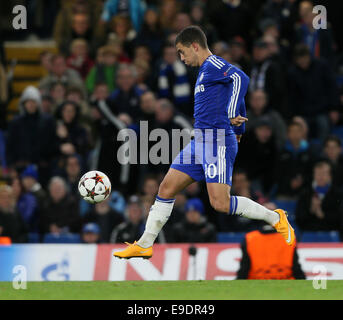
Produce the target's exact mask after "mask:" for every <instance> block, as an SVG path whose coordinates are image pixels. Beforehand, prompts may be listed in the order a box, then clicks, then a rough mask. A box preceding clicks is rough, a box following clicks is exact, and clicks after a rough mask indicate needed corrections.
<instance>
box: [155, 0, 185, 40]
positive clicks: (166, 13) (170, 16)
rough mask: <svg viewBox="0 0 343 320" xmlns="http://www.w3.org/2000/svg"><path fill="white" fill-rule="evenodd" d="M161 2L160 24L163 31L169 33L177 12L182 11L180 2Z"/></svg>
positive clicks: (167, 0) (173, 0) (172, 0)
mask: <svg viewBox="0 0 343 320" xmlns="http://www.w3.org/2000/svg"><path fill="white" fill-rule="evenodd" d="M159 4H160V7H159V25H160V26H161V29H162V32H163V33H164V34H168V33H170V32H171V31H172V26H173V22H174V21H175V17H176V14H177V13H178V12H179V11H180V4H179V3H178V1H177V0H163V1H161V2H160V3H159Z"/></svg>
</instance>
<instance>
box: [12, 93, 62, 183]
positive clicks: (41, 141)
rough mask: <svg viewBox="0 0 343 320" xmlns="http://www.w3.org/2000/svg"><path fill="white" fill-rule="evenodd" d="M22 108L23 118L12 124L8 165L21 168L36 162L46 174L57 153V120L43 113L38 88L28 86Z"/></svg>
mask: <svg viewBox="0 0 343 320" xmlns="http://www.w3.org/2000/svg"><path fill="white" fill-rule="evenodd" d="M19 108H20V115H19V116H18V117H16V118H14V119H13V120H12V121H11V122H10V123H9V128H8V136H7V159H8V163H9V165H10V166H13V167H16V168H20V169H22V168H24V167H26V166H27V165H28V164H31V163H34V164H37V165H38V166H39V167H40V170H41V173H43V171H44V169H46V168H47V167H48V165H49V162H50V160H51V159H52V158H53V157H54V156H55V155H56V153H57V138H56V134H55V131H56V130H55V127H56V126H55V121H54V119H53V118H52V117H50V116H49V115H46V114H42V113H41V110H40V108H41V95H40V93H39V91H38V89H36V88H35V87H32V86H29V87H27V88H26V89H25V90H24V92H23V93H22V95H21V97H20V100H19ZM42 170H43V171H42ZM44 174H46V172H45V171H44ZM44 174H43V176H42V178H43V180H44V178H45V176H44Z"/></svg>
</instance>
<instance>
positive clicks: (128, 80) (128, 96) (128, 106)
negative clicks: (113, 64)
mask: <svg viewBox="0 0 343 320" xmlns="http://www.w3.org/2000/svg"><path fill="white" fill-rule="evenodd" d="M116 81H117V89H116V90H114V91H113V92H112V93H111V94H110V96H109V98H108V102H109V105H110V107H111V110H112V112H113V113H114V114H116V115H118V118H119V119H120V120H121V121H123V122H124V123H125V124H126V125H127V126H129V125H131V124H133V123H136V122H137V121H138V119H139V117H140V108H139V99H140V96H141V95H142V93H143V90H142V89H140V88H139V87H138V86H137V70H136V68H135V67H134V66H131V65H126V64H121V65H120V66H119V69H118V73H117V80H116Z"/></svg>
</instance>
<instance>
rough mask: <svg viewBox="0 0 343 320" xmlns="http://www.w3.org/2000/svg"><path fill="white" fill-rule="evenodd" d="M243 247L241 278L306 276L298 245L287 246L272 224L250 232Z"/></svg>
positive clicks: (238, 273)
mask: <svg viewBox="0 0 343 320" xmlns="http://www.w3.org/2000/svg"><path fill="white" fill-rule="evenodd" d="M241 250H242V260H241V261H240V266H239V270H238V271H237V279H240V280H242V279H260V280H261V279H264V280H267V279H268V280H271V279H274V280H281V279H289V280H290V279H305V274H304V272H303V270H302V269H301V265H300V263H299V258H298V253H297V249H296V247H295V246H287V245H286V244H285V241H284V239H283V238H282V237H281V236H280V234H278V233H277V232H276V231H275V229H274V228H273V227H272V226H270V225H264V226H263V227H262V228H261V229H260V230H255V231H251V232H249V233H247V234H246V235H245V238H244V241H243V242H242V244H241Z"/></svg>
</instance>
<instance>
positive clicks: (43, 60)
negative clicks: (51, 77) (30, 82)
mask: <svg viewBox="0 0 343 320" xmlns="http://www.w3.org/2000/svg"><path fill="white" fill-rule="evenodd" d="M53 55H54V54H53V53H52V52H51V51H47V50H44V51H42V53H41V54H40V55H39V61H40V65H41V67H42V68H43V70H44V71H43V76H46V75H47V74H49V73H50V72H51V68H52V64H51V58H52V57H53Z"/></svg>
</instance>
